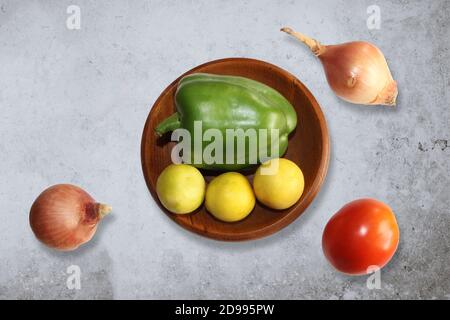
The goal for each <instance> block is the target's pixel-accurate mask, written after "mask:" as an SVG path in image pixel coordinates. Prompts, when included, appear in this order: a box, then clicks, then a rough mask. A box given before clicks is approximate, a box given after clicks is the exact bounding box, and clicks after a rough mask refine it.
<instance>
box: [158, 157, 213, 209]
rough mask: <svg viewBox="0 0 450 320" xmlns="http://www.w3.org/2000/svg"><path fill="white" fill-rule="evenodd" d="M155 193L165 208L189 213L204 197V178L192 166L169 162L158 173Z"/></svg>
mask: <svg viewBox="0 0 450 320" xmlns="http://www.w3.org/2000/svg"><path fill="white" fill-rule="evenodd" d="M156 193H157V194H158V198H159V200H160V201H161V203H162V204H163V206H164V207H165V208H167V210H169V211H171V212H173V213H190V212H192V211H194V210H195V209H197V208H198V207H199V206H200V205H201V204H202V202H203V199H204V198H205V179H204V178H203V176H202V174H201V173H200V171H198V169H196V168H194V167H192V166H189V165H187V164H171V165H169V166H168V167H167V168H165V169H164V170H163V172H161V174H160V175H159V177H158V181H156Z"/></svg>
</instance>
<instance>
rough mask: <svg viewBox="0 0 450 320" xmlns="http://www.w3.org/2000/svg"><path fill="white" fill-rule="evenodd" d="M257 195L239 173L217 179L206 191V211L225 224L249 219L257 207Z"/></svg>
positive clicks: (227, 174) (231, 173)
mask: <svg viewBox="0 0 450 320" xmlns="http://www.w3.org/2000/svg"><path fill="white" fill-rule="evenodd" d="M255 202H256V201H255V195H254V194H253V190H252V187H251V186H250V183H249V182H248V180H247V178H246V177H244V176H243V175H242V174H240V173H237V172H227V173H223V174H221V175H219V176H217V177H215V178H214V179H213V180H212V181H211V182H210V183H209V184H208V187H207V189H206V199H205V205H206V209H207V210H208V211H209V212H210V213H211V214H212V215H213V216H214V217H216V218H217V219H219V220H222V221H225V222H234V221H239V220H242V219H244V218H245V217H247V216H248V215H249V214H250V212H251V211H252V210H253V208H254V206H255Z"/></svg>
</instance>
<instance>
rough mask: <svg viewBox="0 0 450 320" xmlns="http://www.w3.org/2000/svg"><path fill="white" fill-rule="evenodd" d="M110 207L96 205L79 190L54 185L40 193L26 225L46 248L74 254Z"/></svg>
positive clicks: (65, 185) (68, 186)
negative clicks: (28, 224) (71, 251)
mask: <svg viewBox="0 0 450 320" xmlns="http://www.w3.org/2000/svg"><path fill="white" fill-rule="evenodd" d="M110 211H111V207H110V206H108V205H105V204H101V203H98V202H96V201H95V200H94V199H93V198H92V197H91V196H90V195H89V194H88V193H87V192H86V191H84V190H83V189H81V188H79V187H77V186H74V185H70V184H58V185H54V186H52V187H50V188H48V189H46V190H44V191H43V192H42V193H41V194H40V195H39V196H38V197H37V199H36V200H35V201H34V203H33V205H32V207H31V210H30V225H31V229H32V230H33V232H34V234H35V235H36V237H37V238H38V239H39V240H40V241H42V242H43V243H44V244H46V245H47V246H49V247H51V248H54V249H57V250H63V251H69V250H74V249H76V248H78V247H79V246H80V245H82V244H83V243H86V242H88V241H89V240H91V238H92V237H93V236H94V234H95V231H96V230H97V224H98V223H99V221H100V220H101V219H102V218H103V217H104V216H105V215H107V214H108V213H109V212H110Z"/></svg>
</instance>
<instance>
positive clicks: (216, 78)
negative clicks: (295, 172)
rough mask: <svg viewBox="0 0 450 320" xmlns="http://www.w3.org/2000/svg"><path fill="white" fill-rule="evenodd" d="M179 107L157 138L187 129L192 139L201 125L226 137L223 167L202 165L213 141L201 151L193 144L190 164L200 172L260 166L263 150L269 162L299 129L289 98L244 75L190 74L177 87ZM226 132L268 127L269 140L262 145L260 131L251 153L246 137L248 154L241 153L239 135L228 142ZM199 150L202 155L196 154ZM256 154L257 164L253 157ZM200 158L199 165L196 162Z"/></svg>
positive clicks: (162, 124) (283, 150)
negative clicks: (231, 147) (275, 134)
mask: <svg viewBox="0 0 450 320" xmlns="http://www.w3.org/2000/svg"><path fill="white" fill-rule="evenodd" d="M175 103H176V108H177V112H176V113H174V114H173V115H171V116H170V117H168V118H166V119H165V120H163V121H162V122H161V123H160V124H159V125H158V126H157V127H156V133H157V134H159V135H163V134H164V133H166V132H169V131H173V130H175V129H177V128H184V129H187V130H188V131H189V132H190V134H191V138H194V136H195V130H194V128H195V124H194V122H196V121H201V125H202V130H203V132H205V131H206V130H208V129H216V130H219V132H220V133H221V136H222V137H223V139H222V141H221V147H222V150H223V155H224V156H223V162H222V163H207V161H206V162H205V161H204V159H203V151H204V149H205V148H206V146H208V144H209V143H210V142H209V141H203V142H202V147H201V148H200V150H195V148H194V147H195V146H194V145H195V144H194V143H191V145H192V154H191V155H192V161H191V164H193V165H194V166H196V167H198V168H204V169H219V170H227V171H233V170H238V169H243V168H247V167H249V166H251V165H252V164H257V163H259V162H260V161H261V151H263V154H264V155H267V156H268V157H267V158H270V157H274V156H276V157H278V156H281V155H282V154H284V152H285V151H286V149H287V146H288V135H289V133H291V132H292V131H293V130H294V129H295V127H296V125H297V115H296V112H295V110H294V108H293V107H292V105H291V104H290V103H289V101H288V100H286V98H284V97H283V96H282V95H281V94H280V93H278V92H277V91H276V90H274V89H272V88H270V87H268V86H266V85H265V84H262V83H260V82H257V81H254V80H251V79H247V78H243V77H234V76H221V75H212V74H201V73H197V74H191V75H188V76H186V77H184V78H183V79H182V80H181V81H180V82H179V84H178V89H177V92H176V95H175ZM227 129H233V130H236V129H242V130H244V131H246V130H247V129H252V130H259V129H266V130H267V135H266V138H267V140H264V141H261V138H260V136H259V134H258V133H259V132H256V142H257V144H258V149H257V151H253V152H252V149H251V146H249V142H248V140H247V139H246V140H245V150H243V152H242V153H241V154H239V150H236V148H237V145H238V139H237V137H236V136H231V137H230V138H227V132H226V130H227ZM270 129H278V134H279V145H278V148H276V149H278V150H275V151H278V154H277V155H272V154H271V146H272V143H271V142H272V133H271V130H270ZM195 138H198V137H195ZM228 140H230V141H228ZM263 142H264V143H263ZM227 143H232V145H234V150H227V148H226V146H227ZM230 151H232V152H233V153H234V154H232V155H233V157H232V156H230V158H231V159H230V161H228V157H227V156H226V155H227V153H228V154H230ZM199 152H201V154H198V153H199ZM253 156H254V157H255V161H254V163H252V162H253V161H252V158H251V157H253ZM196 158H197V159H201V161H195V159H196ZM263 160H266V159H263Z"/></svg>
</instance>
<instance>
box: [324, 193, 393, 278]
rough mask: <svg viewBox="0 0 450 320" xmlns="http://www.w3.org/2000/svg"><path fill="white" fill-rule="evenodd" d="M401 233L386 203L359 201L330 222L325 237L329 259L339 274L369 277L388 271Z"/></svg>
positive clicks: (347, 207) (351, 203)
mask: <svg viewBox="0 0 450 320" xmlns="http://www.w3.org/2000/svg"><path fill="white" fill-rule="evenodd" d="M399 234H400V232H399V229H398V225H397V221H396V219H395V216H394V213H393V212H392V210H391V208H389V207H388V206H387V205H385V204H384V203H383V202H380V201H377V200H374V199H359V200H356V201H353V202H350V203H348V204H346V205H345V206H344V207H342V208H341V210H339V211H338V212H337V213H336V214H335V215H334V216H333V217H332V218H331V219H330V221H328V223H327V225H326V227H325V230H324V231H323V236H322V248H323V252H324V254H325V257H326V258H327V259H328V261H330V263H331V264H332V265H333V266H334V267H335V268H336V269H337V270H339V271H341V272H344V273H347V274H352V275H362V274H367V269H368V268H369V267H370V266H377V267H379V268H382V267H384V266H385V265H386V264H387V263H388V262H389V260H390V259H391V258H392V256H393V255H394V253H395V251H396V250H397V246H398V240H399Z"/></svg>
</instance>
